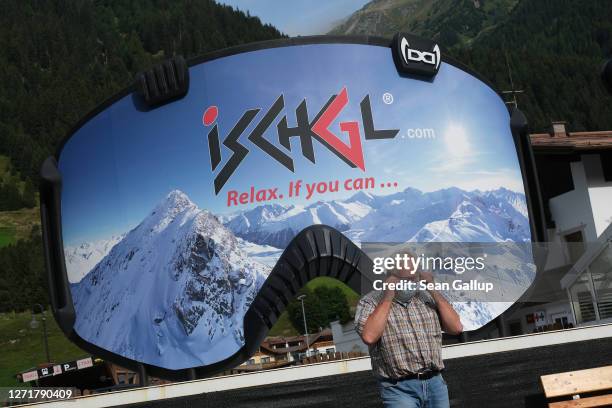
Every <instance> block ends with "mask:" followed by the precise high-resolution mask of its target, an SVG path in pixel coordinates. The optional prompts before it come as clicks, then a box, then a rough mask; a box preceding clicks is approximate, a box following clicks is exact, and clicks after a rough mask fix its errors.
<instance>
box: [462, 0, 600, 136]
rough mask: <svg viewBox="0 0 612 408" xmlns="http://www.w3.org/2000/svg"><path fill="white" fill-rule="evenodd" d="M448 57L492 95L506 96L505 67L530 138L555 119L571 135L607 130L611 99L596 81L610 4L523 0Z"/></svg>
mask: <svg viewBox="0 0 612 408" xmlns="http://www.w3.org/2000/svg"><path fill="white" fill-rule="evenodd" d="M451 53H452V54H453V55H454V56H456V57H457V58H458V59H459V60H460V61H462V62H464V63H465V64H467V65H470V66H472V67H474V68H475V69H476V70H477V71H478V72H480V73H481V74H483V76H484V77H485V78H488V79H489V80H490V81H491V82H492V83H493V84H494V85H495V86H496V87H497V88H498V89H499V90H510V89H511V84H510V81H509V72H508V65H509V66H510V70H511V73H512V76H513V80H514V89H515V90H516V89H520V90H524V93H523V94H521V95H519V96H518V103H519V108H521V110H523V111H524V112H525V114H526V116H527V118H528V120H529V124H530V128H531V129H532V130H533V131H536V132H541V131H549V127H550V123H551V121H559V120H562V121H566V122H567V126H568V129H569V130H573V131H585V130H590V131H594V130H608V129H612V113H611V110H610V106H611V105H612V99H611V98H610V95H608V94H607V93H606V91H605V89H604V87H603V84H602V82H601V79H600V76H599V73H600V71H601V68H602V64H603V62H604V60H605V59H606V58H610V57H612V2H610V1H607V0H538V1H525V0H523V1H521V2H519V3H518V4H517V6H516V7H515V8H514V10H513V11H512V13H510V15H509V16H508V19H507V20H506V21H505V22H504V23H502V24H501V25H499V26H498V27H496V28H495V29H493V30H491V31H489V32H485V33H482V34H481V35H480V36H479V37H478V38H477V39H476V40H475V41H474V42H473V43H472V44H471V45H470V46H459V47H453V48H451ZM507 62H508V64H507Z"/></svg>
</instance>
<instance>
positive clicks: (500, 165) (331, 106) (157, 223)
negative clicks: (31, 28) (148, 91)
mask: <svg viewBox="0 0 612 408" xmlns="http://www.w3.org/2000/svg"><path fill="white" fill-rule="evenodd" d="M392 53H393V52H392V48H391V47H389V44H388V43H387V44H386V45H385V46H382V45H377V44H357V43H355V44H340V43H322V42H319V43H311V44H298V45H292V46H280V47H274V48H263V49H255V50H252V51H248V50H247V51H244V52H239V53H233V54H228V55H225V56H222V57H219V58H212V59H208V60H205V61H204V62H201V63H198V64H195V65H192V66H191V67H190V68H189V78H190V79H189V81H190V85H189V91H188V93H187V95H186V96H185V97H184V98H182V99H179V100H176V101H174V102H172V103H168V104H166V105H163V106H160V107H158V108H155V109H151V110H143V109H140V108H139V107H138V104H136V103H135V102H134V98H133V96H132V95H131V94H126V95H125V96H123V97H119V98H116V99H115V100H114V102H113V103H112V104H106V106H105V107H103V108H101V109H99V110H98V111H97V113H95V114H93V115H91V116H90V117H89V120H87V121H85V122H84V123H83V124H82V125H81V126H80V128H78V130H77V131H76V132H75V133H73V134H72V135H71V137H69V138H68V139H67V141H66V142H65V144H64V145H63V147H62V149H61V152H60V153H59V154H58V156H57V168H58V172H59V174H60V175H61V195H60V204H59V213H60V214H59V215H60V216H61V225H59V226H58V230H59V231H61V242H62V247H61V250H62V251H63V257H62V258H63V259H62V261H63V263H64V264H65V274H66V278H67V282H68V287H69V294H68V296H67V299H65V303H70V302H72V307H73V308H74V320H73V326H72V327H70V328H68V330H72V331H73V334H75V335H76V336H77V337H78V338H80V339H81V344H83V345H85V346H87V345H89V346H91V348H92V349H94V350H96V351H97V352H100V351H105V352H107V353H109V355H111V356H118V357H120V358H123V359H125V360H126V361H127V360H129V361H135V362H138V363H143V364H146V365H148V366H151V367H158V368H161V369H164V370H183V369H190V368H197V367H202V366H211V365H215V364H216V367H221V366H228V367H227V368H230V367H232V366H231V365H229V364H234V365H236V363H240V362H241V361H243V360H244V359H245V358H246V357H247V356H246V355H244V354H242V355H241V357H240V358H239V360H238V361H237V360H232V357H233V356H236V355H238V354H240V351H241V350H244V347H245V344H246V343H248V342H249V341H251V340H249V338H250V336H251V334H250V332H249V330H246V329H245V321H247V320H248V319H247V315H248V314H249V310H251V309H252V308H253V307H254V306H253V305H254V302H256V299H258V295H259V294H260V292H261V291H262V290H263V289H262V288H264V287H265V286H266V282H269V281H270V280H271V276H272V275H277V278H278V279H277V281H278V282H281V281H282V282H285V283H284V284H287V285H295V286H299V285H303V284H305V283H306V281H307V280H308V279H310V278H312V277H314V276H316V275H317V274H319V273H320V271H319V270H318V269H317V267H313V266H312V265H310V272H309V273H308V274H307V275H306V278H304V281H296V280H295V279H293V278H292V277H289V276H288V275H285V277H283V275H282V273H281V272H282V271H281V269H279V268H280V267H279V266H278V265H279V263H283V264H284V265H285V266H284V267H285V269H283V270H289V269H291V268H289V267H288V266H287V265H286V264H288V263H290V262H283V256H285V255H283V253H284V252H286V253H288V252H292V251H293V252H295V251H294V249H292V248H290V246H291V243H292V242H294V241H295V240H296V237H298V236H300V233H302V232H303V231H304V230H305V229H306V230H307V231H306V233H310V232H311V230H308V228H312V226H317V225H324V226H327V227H331V228H330V229H329V230H325V232H324V234H323V235H321V236H322V237H323V238H322V240H323V241H325V240H327V241H325V242H327V244H329V246H330V247H334V243H335V241H334V240H335V239H340V240H343V241H342V242H344V244H342V245H343V247H342V248H343V249H342V250H343V251H345V252H346V253H344V255H343V256H344V259H345V261H346V262H348V260H347V259H348V258H349V257H350V256H349V255H350V254H351V253H352V254H353V255H351V256H353V258H351V259H354V265H353V266H355V265H357V264H359V262H364V259H366V258H367V256H365V255H363V256H357V255H356V254H358V253H359V251H360V250H359V248H361V247H367V245H368V243H377V244H385V243H427V242H446V243H462V242H477V243H531V241H532V232H531V228H530V214H529V211H528V203H527V199H526V195H525V187H524V182H523V174H522V170H521V165H520V163H519V158H518V157H517V148H516V146H515V142H514V139H513V136H512V134H511V129H510V115H509V112H508V109H507V107H506V106H505V104H504V102H503V100H502V99H501V98H500V96H499V95H498V94H497V93H496V92H495V90H493V89H492V88H491V87H490V86H488V85H487V84H486V83H485V82H483V81H482V80H480V79H479V78H477V77H476V76H474V75H473V74H471V73H469V72H467V71H466V70H464V69H462V68H461V67H459V66H458V64H455V63H453V62H450V61H447V60H446V59H444V58H442V59H441V57H440V55H439V50H436V52H432V53H426V54H423V55H422V56H421V57H419V58H421V59H422V60H423V61H421V62H423V63H424V64H430V65H433V66H435V69H436V70H437V73H436V74H435V76H432V77H429V78H428V77H423V76H412V75H404V74H400V73H399V72H398V68H397V67H396V62H395V61H394V58H393V57H392ZM417 54H418V53H417ZM401 55H402V53H400V56H401ZM414 55H416V54H415V53H414V52H412V53H404V57H405V58H407V59H406V60H405V61H404V62H408V57H411V58H412V59H413V60H414V59H415V58H416V57H414ZM407 56H408V57H407ZM417 56H418V55H417ZM430 60H431V61H430ZM413 62H414V61H413ZM330 231H331V232H330ZM329 234H332V235H329ZM334 234H337V235H334ZM330 237H331V238H330ZM338 237H340V238H338ZM46 238H47V239H48V240H49V239H50V238H49V234H47V236H46ZM317 240H318V238H316V237H315V238H314V239H313V240H312V242H311V244H312V247H313V248H315V247H316V248H315V249H314V251H315V252H316V251H319V252H322V251H323V250H322V249H321V248H322V247H321V246H320V245H319V244H317V242H319V241H317ZM338 242H340V241H338ZM347 243H348V244H347ZM317 245H319V246H317ZM336 247H337V246H336ZM347 248H348V249H347ZM377 248H378V247H377ZM411 251H412V252H414V251H419V250H418V248H417V250H415V249H414V248H413V249H412V250H411ZM366 252H367V251H366ZM498 252H499V251H498ZM419 253H420V252H419ZM302 255H304V254H302ZM304 257H305V258H307V257H308V256H307V254H306V255H304ZM515 259H516V261H517V262H520V263H521V264H524V265H529V264H531V263H532V259H530V257H529V256H525V254H524V253H521V255H520V256H516V257H515ZM60 263H61V262H60ZM371 265H372V264H371V261H370V266H371ZM379 266H380V265H379ZM292 267H293V266H292ZM319 267H320V268H326V270H332V272H331V275H332V276H336V277H339V278H340V276H341V275H342V274H343V272H341V271H335V272H334V271H333V269H334V268H335V267H334V265H333V264H330V265H319ZM338 269H340V267H338ZM370 269H371V267H370ZM518 269H521V268H518ZM521 270H522V272H521V273H524V274H523V275H522V276H521V279H520V282H519V283H518V284H517V285H518V286H516V287H513V291H514V292H513V293H515V295H516V296H515V298H514V300H516V297H518V296H520V294H521V293H522V292H524V291H525V290H526V289H527V288H528V287H529V285H530V284H531V282H532V281H533V279H534V277H535V268H531V267H526V268H523V269H521ZM273 271H274V272H273ZM371 272H372V271H371V270H370V273H371ZM275 279H276V278H275ZM343 279H344V280H345V281H346V280H350V279H352V278H349V277H347V276H344V278H343ZM357 282H359V279H357ZM352 286H353V287H354V288H355V289H356V290H359V283H357V284H355V285H352ZM270 291H271V292H272V289H271V290H270ZM279 297H280V298H281V300H283V302H282V303H284V302H285V301H286V299H283V296H280V295H279ZM289 300H290V299H289ZM262 302H263V301H262ZM483 304H484V305H486V299H485V301H484V302H483ZM510 304H511V302H510ZM282 307H283V306H282V305H279V306H276V305H272V306H270V307H269V308H271V309H275V308H276V309H275V310H276V311H277V312H282ZM507 307H509V304H504V305H502V306H499V305H498V306H495V307H490V308H488V309H487V313H486V314H483V315H479V316H480V317H478V318H475V317H474V314H475V313H478V310H479V309H478V308H475V307H463V308H458V312H459V313H460V314H462V320H463V319H464V318H465V320H466V321H469V322H471V323H470V324H469V325H468V326H466V329H468V330H475V329H478V328H480V327H482V326H483V325H485V324H487V323H488V322H490V321H491V320H492V319H494V318H495V317H496V316H498V315H499V314H500V313H501V312H503V311H504V310H505V309H506V308H507ZM485 309H486V308H485ZM258 316H259V318H260V319H262V321H267V320H266V319H267V318H266V316H263V313H260V312H258ZM64 329H65V330H66V328H65V327H64ZM266 330H267V328H266ZM255 331H257V330H255ZM260 331H261V330H260ZM230 362H231V363H230ZM220 365H221V366H220Z"/></svg>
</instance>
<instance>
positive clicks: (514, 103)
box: [502, 53, 525, 109]
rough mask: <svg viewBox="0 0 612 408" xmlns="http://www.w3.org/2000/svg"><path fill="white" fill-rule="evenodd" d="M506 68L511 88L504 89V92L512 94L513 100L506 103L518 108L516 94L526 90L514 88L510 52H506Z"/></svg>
mask: <svg viewBox="0 0 612 408" xmlns="http://www.w3.org/2000/svg"><path fill="white" fill-rule="evenodd" d="M506 68H507V69H508V78H509V79H510V90H509V91H502V94H504V95H508V94H510V95H512V100H511V101H507V102H506V104H507V105H514V108H515V109H518V101H517V99H516V95H517V94H522V93H525V91H524V90H523V89H514V81H513V80H512V70H511V69H510V62H509V60H508V53H506Z"/></svg>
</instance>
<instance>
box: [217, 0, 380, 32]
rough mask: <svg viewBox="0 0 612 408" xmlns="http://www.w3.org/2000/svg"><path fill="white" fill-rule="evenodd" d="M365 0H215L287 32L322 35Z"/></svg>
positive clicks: (365, 0) (366, 0) (360, 5)
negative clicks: (246, 12)
mask: <svg viewBox="0 0 612 408" xmlns="http://www.w3.org/2000/svg"><path fill="white" fill-rule="evenodd" d="M368 1H369V0H332V1H312V0H291V1H283V0H218V2H219V3H223V4H227V5H230V6H233V7H235V8H238V9H240V10H243V11H247V10H248V11H249V12H250V13H251V15H254V16H257V17H259V18H260V19H261V20H262V21H263V22H264V23H270V24H272V25H273V26H275V27H276V28H278V29H279V30H281V31H282V32H284V33H285V34H288V35H292V36H295V35H313V34H325V33H326V32H328V31H329V30H330V29H331V28H332V27H333V26H334V25H335V23H337V22H338V21H339V20H341V19H343V18H345V17H347V16H349V15H350V14H352V13H353V12H354V11H356V10H358V9H360V8H361V7H363V5H364V4H366V3H367V2H368Z"/></svg>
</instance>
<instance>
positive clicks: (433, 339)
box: [355, 291, 444, 379]
mask: <svg viewBox="0 0 612 408" xmlns="http://www.w3.org/2000/svg"><path fill="white" fill-rule="evenodd" d="M382 296H383V292H381V291H372V292H370V293H368V294H367V295H365V296H364V297H362V298H361V300H360V301H359V304H358V305H357V311H356V313H355V326H356V329H357V333H359V335H361V334H362V332H363V327H364V326H365V323H366V321H367V320H368V317H370V314H372V312H373V311H374V309H375V308H376V306H377V305H378V303H379V302H380V300H381V299H382ZM369 348H370V357H371V359H372V369H373V370H374V372H375V373H376V374H377V375H378V376H380V377H383V378H391V379H399V378H402V377H405V376H407V375H409V374H414V373H417V372H419V371H421V370H423V369H427V368H431V369H439V370H441V369H443V368H444V363H443V362H442V329H441V328H440V321H439V319H438V313H437V311H436V310H435V309H434V308H432V307H431V306H428V305H427V304H426V303H425V302H424V301H423V300H422V299H421V298H418V297H415V298H413V299H412V300H411V301H410V302H409V303H408V304H403V303H401V302H399V301H397V300H396V299H394V300H393V303H392V305H391V310H390V311H389V316H388V318H387V325H386V326H385V330H384V332H383V334H382V336H381V338H380V339H379V340H378V342H377V343H376V344H373V345H371V346H370V347H369Z"/></svg>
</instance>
